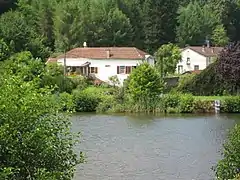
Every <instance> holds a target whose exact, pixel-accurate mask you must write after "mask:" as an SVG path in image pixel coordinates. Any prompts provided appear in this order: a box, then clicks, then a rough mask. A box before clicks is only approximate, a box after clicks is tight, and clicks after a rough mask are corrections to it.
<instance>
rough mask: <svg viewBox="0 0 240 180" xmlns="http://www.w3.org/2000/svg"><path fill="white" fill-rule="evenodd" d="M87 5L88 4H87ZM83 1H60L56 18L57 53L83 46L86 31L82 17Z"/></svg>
mask: <svg viewBox="0 0 240 180" xmlns="http://www.w3.org/2000/svg"><path fill="white" fill-rule="evenodd" d="M86 4H87V2H86ZM84 7H86V6H84V5H83V1H79V0H70V1H66V0H63V1H60V2H59V3H58V5H57V7H56V11H55V16H54V34H55V39H56V41H55V47H56V50H57V51H64V50H68V49H70V48H73V47H77V46H80V45H82V44H83V42H84V40H83V37H84V33H85V32H84V29H83V26H82V24H83V20H82V19H81V16H82V15H83V13H84V11H82V8H84Z"/></svg>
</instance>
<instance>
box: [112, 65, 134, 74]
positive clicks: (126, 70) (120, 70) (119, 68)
mask: <svg viewBox="0 0 240 180" xmlns="http://www.w3.org/2000/svg"><path fill="white" fill-rule="evenodd" d="M134 68H136V66H117V74H130V73H131V72H132V70H133V69H134Z"/></svg>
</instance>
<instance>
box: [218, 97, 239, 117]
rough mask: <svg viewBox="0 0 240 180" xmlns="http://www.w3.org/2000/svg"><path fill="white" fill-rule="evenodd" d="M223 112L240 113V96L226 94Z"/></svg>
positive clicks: (222, 107)
mask: <svg viewBox="0 0 240 180" xmlns="http://www.w3.org/2000/svg"><path fill="white" fill-rule="evenodd" d="M221 112H226V113H239V112H240V96H226V97H225V98H224V100H223V101H222V105H221Z"/></svg>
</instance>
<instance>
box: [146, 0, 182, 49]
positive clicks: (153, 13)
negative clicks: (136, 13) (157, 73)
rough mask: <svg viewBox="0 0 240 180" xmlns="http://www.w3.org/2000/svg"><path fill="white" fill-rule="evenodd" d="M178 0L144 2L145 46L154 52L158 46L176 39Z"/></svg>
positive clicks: (147, 0)
mask: <svg viewBox="0 0 240 180" xmlns="http://www.w3.org/2000/svg"><path fill="white" fill-rule="evenodd" d="M177 9H178V1H172V0H158V1H156V0H145V2H144V4H143V17H144V19H143V31H144V36H145V48H146V49H147V50H148V51H149V52H150V53H153V52H155V51H156V50H157V48H158V47H159V46H160V45H162V44H166V43H168V42H174V40H175V24H176V17H177Z"/></svg>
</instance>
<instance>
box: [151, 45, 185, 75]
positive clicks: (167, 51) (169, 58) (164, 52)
mask: <svg viewBox="0 0 240 180" xmlns="http://www.w3.org/2000/svg"><path fill="white" fill-rule="evenodd" d="M155 57H156V67H157V69H158V71H159V72H160V74H161V75H162V76H165V75H167V74H173V73H174V72H175V71H176V66H177V63H178V62H179V61H180V60H181V51H180V49H179V47H177V46H176V45H174V44H172V43H169V44H166V45H162V46H161V47H160V48H159V49H158V51H157V52H156V53H155Z"/></svg>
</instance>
